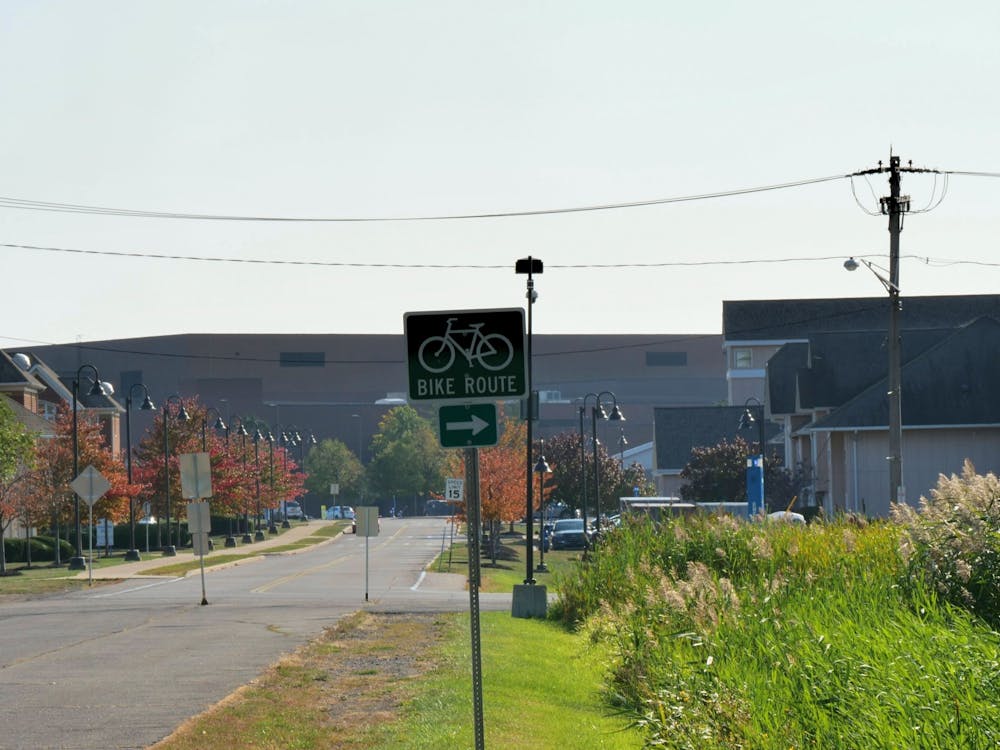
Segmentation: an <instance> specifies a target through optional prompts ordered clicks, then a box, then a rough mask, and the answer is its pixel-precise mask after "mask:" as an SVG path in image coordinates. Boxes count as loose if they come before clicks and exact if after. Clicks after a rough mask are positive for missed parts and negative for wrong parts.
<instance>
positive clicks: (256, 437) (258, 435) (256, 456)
mask: <svg viewBox="0 0 1000 750" xmlns="http://www.w3.org/2000/svg"><path fill="white" fill-rule="evenodd" d="M268 434H270V433H268ZM263 439H264V433H262V432H261V431H260V426H257V427H256V428H255V429H254V432H253V463H254V483H255V486H256V488H257V512H256V516H257V520H256V521H255V523H254V529H255V531H254V535H253V540H254V541H255V542H263V541H264V532H263V531H262V530H261V528H260V441H261V440H263Z"/></svg>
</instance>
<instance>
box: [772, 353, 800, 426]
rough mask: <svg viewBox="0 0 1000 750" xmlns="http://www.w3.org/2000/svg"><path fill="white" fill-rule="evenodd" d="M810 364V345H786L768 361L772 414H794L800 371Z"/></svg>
mask: <svg viewBox="0 0 1000 750" xmlns="http://www.w3.org/2000/svg"><path fill="white" fill-rule="evenodd" d="M808 364H809V345H808V344H800V343H795V344H785V345H784V346H783V347H781V348H780V349H778V351H776V352H775V353H774V355H772V357H771V358H770V359H769V360H768V361H767V365H766V368H767V402H768V405H769V407H770V409H771V413H772V414H793V413H794V412H795V410H796V404H795V389H796V388H797V378H798V376H799V373H800V371H802V370H804V369H805V368H806V367H807V365H808Z"/></svg>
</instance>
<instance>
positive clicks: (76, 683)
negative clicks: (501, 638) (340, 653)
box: [0, 518, 510, 750]
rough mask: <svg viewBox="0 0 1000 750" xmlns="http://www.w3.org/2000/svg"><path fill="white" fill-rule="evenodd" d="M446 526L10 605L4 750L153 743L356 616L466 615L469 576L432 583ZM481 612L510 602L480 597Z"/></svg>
mask: <svg viewBox="0 0 1000 750" xmlns="http://www.w3.org/2000/svg"><path fill="white" fill-rule="evenodd" d="M444 528H445V521H444V519H439V518H412V519H410V518H402V519H382V530H381V534H380V536H378V537H372V538H371V539H369V541H368V545H369V578H368V592H369V601H368V602H365V600H364V590H365V575H364V560H365V540H364V538H356V537H354V536H353V535H350V534H348V535H343V536H340V537H338V538H336V539H335V540H334V541H333V542H331V543H328V544H323V545H320V546H318V547H315V548H310V549H308V550H306V551H303V552H299V553H297V554H281V555H269V556H266V557H265V558H264V559H261V560H256V561H252V562H247V563H242V564H240V565H237V566H235V567H228V568H224V569H220V570H216V571H211V570H208V571H207V572H206V576H205V580H206V593H207V599H208V602H209V604H208V606H201V577H200V575H199V574H198V573H197V572H194V573H191V574H190V575H188V576H187V577H186V578H174V579H151V578H133V579H130V580H127V581H123V582H121V583H118V584H113V585H106V586H95V587H94V588H93V589H88V590H86V591H81V592H74V593H72V594H67V595H61V596H53V597H48V598H45V599H35V600H30V601H20V602H3V603H0V748H4V750H8V749H9V750H14V749H18V750H19V749H20V748H82V749H85V750H97V749H98V748H142V747H146V746H147V745H150V744H152V743H153V742H155V741H157V740H159V739H161V738H163V737H165V736H166V735H167V734H169V733H170V732H171V731H172V730H173V729H174V728H175V727H176V726H177V725H179V724H180V723H181V722H182V721H184V720H185V719H187V718H189V717H191V716H193V715H195V714H197V713H199V712H200V711H202V710H204V709H205V708H207V707H209V706H211V705H212V704H214V703H215V702H217V701H219V700H220V699H222V698H224V697H225V696H226V695H228V694H229V693H231V692H232V691H233V690H234V689H236V688H237V687H239V686H241V685H244V684H246V683H247V682H249V681H250V680H251V679H253V678H254V677H255V676H256V675H257V674H259V673H260V672H261V670H262V669H263V668H264V667H266V666H267V665H268V664H270V663H272V662H273V661H275V660H276V659H277V658H278V657H279V656H280V655H281V654H283V653H285V652H288V651H291V650H293V649H295V648H296V647H298V646H299V645H300V644H302V643H303V642H304V641H306V640H308V639H310V638H313V637H315V636H316V635H318V634H319V633H320V632H321V631H322V629H323V628H324V627H327V626H329V625H332V624H333V623H334V622H336V620H337V619H338V618H340V617H342V616H344V615H345V614H348V613H350V612H354V611H356V610H358V609H362V608H369V609H371V610H373V611H391V612H422V611H463V610H467V609H468V606H469V598H468V592H467V591H465V590H464V581H465V576H464V571H462V573H463V575H461V576H445V575H434V574H431V575H427V576H425V575H424V568H425V567H426V565H427V564H428V563H429V562H430V561H431V560H432V559H433V557H434V556H435V555H436V554H437V553H438V552H439V551H440V549H441V539H442V531H443V530H444ZM481 606H482V608H483V609H501V610H502V609H507V610H509V608H510V595H509V594H486V595H481Z"/></svg>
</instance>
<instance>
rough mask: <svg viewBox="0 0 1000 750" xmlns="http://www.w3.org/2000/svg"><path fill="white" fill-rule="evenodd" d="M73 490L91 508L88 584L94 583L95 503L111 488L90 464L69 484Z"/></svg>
mask: <svg viewBox="0 0 1000 750" xmlns="http://www.w3.org/2000/svg"><path fill="white" fill-rule="evenodd" d="M69 486H70V487H72V488H73V491H74V492H75V493H76V494H77V495H79V497H80V499H81V500H83V501H84V502H85V503H86V504H87V507H88V508H89V509H90V516H89V519H90V520H89V525H88V527H87V537H88V538H89V541H90V563H89V564H88V565H87V585H88V586H93V585H94V503H96V502H97V501H98V500H100V499H101V498H102V497H104V493H105V492H107V491H108V490H110V489H111V482H109V481H108V480H107V479H106V478H105V477H104V475H103V474H101V472H99V471H98V470H97V469H95V468H94V467H93V465H91V466H88V467H87V468H86V469H84V470H83V471H81V472H80V476H78V477H77V478H76V479H74V480H73V481H72V482H70V484H69Z"/></svg>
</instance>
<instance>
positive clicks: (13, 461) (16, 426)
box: [0, 396, 34, 574]
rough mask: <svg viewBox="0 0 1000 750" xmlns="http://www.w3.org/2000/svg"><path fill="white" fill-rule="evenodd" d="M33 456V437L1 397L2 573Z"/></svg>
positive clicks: (5, 565)
mask: <svg viewBox="0 0 1000 750" xmlns="http://www.w3.org/2000/svg"><path fill="white" fill-rule="evenodd" d="M33 458H34V440H33V438H32V436H31V435H30V434H29V433H28V431H27V429H26V428H25V427H24V425H23V424H21V423H20V422H19V421H18V420H17V417H16V416H15V415H14V411H13V409H11V408H10V406H9V405H8V404H7V399H6V397H4V396H0V574H2V573H6V572H7V558H6V552H5V549H4V543H3V540H4V535H5V534H6V532H7V529H8V528H10V524H11V523H12V522H13V520H14V518H15V517H16V516H17V515H18V512H19V510H20V509H21V508H22V507H23V504H24V501H25V499H26V498H27V496H28V495H29V493H26V492H25V488H26V486H27V484H28V479H29V470H30V468H31V463H32V459H33Z"/></svg>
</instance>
